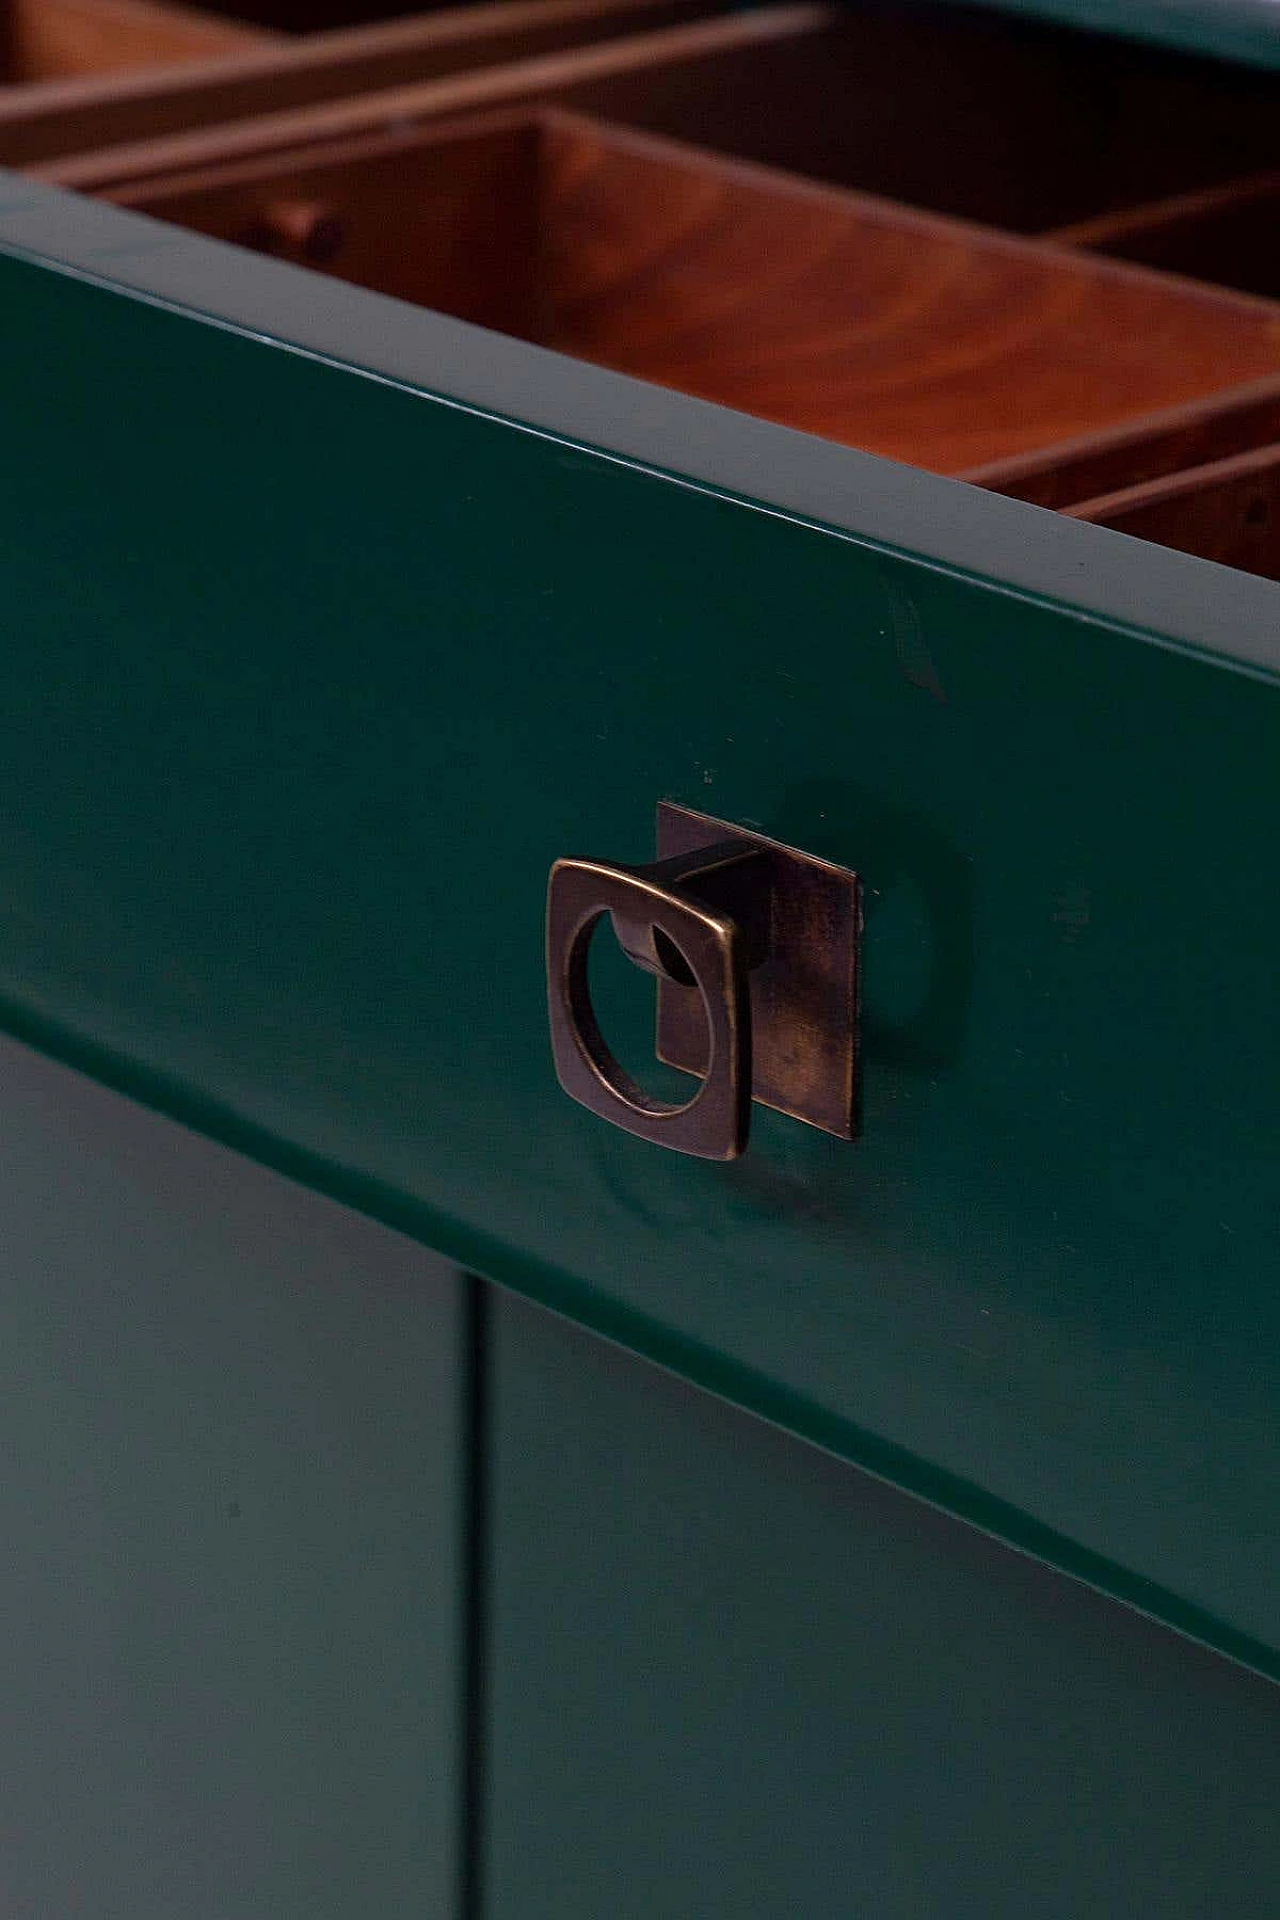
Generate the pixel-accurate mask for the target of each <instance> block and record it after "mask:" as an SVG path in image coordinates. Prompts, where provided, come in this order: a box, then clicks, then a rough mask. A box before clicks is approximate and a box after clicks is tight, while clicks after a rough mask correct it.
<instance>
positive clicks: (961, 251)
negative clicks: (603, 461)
mask: <svg viewBox="0 0 1280 1920" xmlns="http://www.w3.org/2000/svg"><path fill="white" fill-rule="evenodd" d="M109 197H110V198H113V199H116V200H118V201H120V202H122V203H123V204H127V205H133V206H139V207H142V208H144V209H145V210H146V211H148V212H151V213H155V214H158V215H160V216H161V217H164V218H167V219H172V220H175V221H177V222H179V223H180V224H183V225H188V226H192V227H196V228H198V229H200V230H202V231H206V232H210V233H215V234H218V235H221V236H223V237H226V238H232V239H237V238H238V239H241V240H249V241H255V242H256V243H257V244H260V245H261V244H266V245H269V246H271V247H272V248H273V249H274V250H276V251H279V252H281V253H282V254H284V255H285V256H286V257H293V258H295V259H302V260H308V259H310V260H312V261H316V260H317V259H318V257H319V256H318V255H317V253H316V252H315V251H312V252H310V253H308V252H307V251H306V248H305V247H303V246H300V245H299V243H298V241H297V238H296V231H295V230H296V224H297V223H296V220H294V221H293V222H292V224H291V222H290V220H283V221H282V220H281V218H280V215H279V209H280V208H281V207H293V208H296V207H297V206H299V205H305V206H310V207H312V208H314V209H315V210H316V211H315V221H316V223H317V227H319V226H320V225H321V224H322V225H323V230H324V232H325V234H326V236H327V238H326V248H327V258H326V260H325V264H326V265H327V268H328V270H329V271H331V272H334V273H336V274H338V275H340V276H342V277H344V278H348V279H351V280H354V281H357V282H358V283H359V284H362V285H367V286H373V287H377V288H379V289H381V290H382V291H386V292H392V293H395V294H398V295H399V296H401V297H402V298H406V299H411V300H417V301H420V302H422V303H424V304H429V305H433V306H436V307H440V308H443V309H445V310H446V311H449V312H452V313H456V314H459V315H461V316H462V317H464V318H467V319H475V320H480V321H482V322H483V323H484V324H487V325H496V326H500V327H502V328H503V329H505V330H507V331H510V332H514V333H518V334H520V335H522V336H524V337H526V338H529V339H532V340H536V341H538V342H540V343H542V344H544V345H548V346H552V347H555V348H558V349H559V350H560V351H562V352H566V353H571V354H575V355H577V356H579V357H581V358H584V359H588V360H593V361H596V362H598V363H599V364H602V365H605V366H610V367H614V368H617V369H619V370H621V371H624V372H628V373H633V374H638V375H640V376H641V377H643V378H645V379H649V380H654V381H657V382H659V383H660V384H662V385H666V386H672V387H678V388H680V389H682V390H684V391H686V392H689V393H694V394H698V395H701V396H702V397H704V398H707V399H711V400H718V401H721V402H723V403H725V404H727V405H730V406H734V407H738V408H741V409H742V410H743V411H746V412H750V413H756V414H759V415H762V416H764V417H765V418H768V419H772V420H777V421H781V422H784V423H785V424H788V425H791V426H797V427H802V428H805V429H807V430H809V431H811V432H814V433H818V434H822V435H824V436H826V437H828V438H830V439H835V440H840V441H845V442H847V443H849V444H852V445H855V446H860V447H865V448H868V449H870V450H871V451H873V452H877V453H882V454H887V455H889V456H890V457H892V458H895V459H900V460H906V461H911V462H913V463H914V464H916V465H919V466H924V467H930V468H933V469H935V470H937V471H939V472H943V473H956V472H962V471H965V470H968V469H972V468H974V467H976V466H978V465H979V464H980V463H983V462H992V461H996V460H1000V459H1006V460H1007V459H1010V458H1012V457H1014V456H1016V455H1018V454H1021V453H1024V452H1027V451H1029V450H1031V449H1033V448H1037V447H1043V446H1045V445H1047V444H1050V443H1052V442H1056V441H1060V440H1064V439H1067V438H1070V437H1072V436H1076V435H1080V434H1083V433H1086V432H1090V431H1097V430H1099V429H1101V428H1105V427H1108V426H1112V425H1114V424H1117V423H1119V422H1122V421H1124V420H1126V419H1132V418H1134V417H1135V416H1138V417H1140V416H1142V415H1144V414H1146V413H1149V412H1151V411H1152V410H1153V409H1156V408H1160V407H1167V406H1172V405H1175V404H1177V403H1179V402H1184V401H1186V400H1189V399H1192V398H1195V397H1197V396H1202V395H1205V394H1209V393H1213V392H1215V391H1217V390H1220V389H1224V388H1228V387H1230V386H1232V385H1233V384H1235V383H1238V382H1244V381H1248V380H1251V379H1256V378H1259V377H1261V376H1263V375H1268V374H1274V375H1280V306H1276V305H1273V304H1271V303H1269V302H1264V301H1257V300H1248V299H1245V298H1243V297H1240V296H1236V295H1232V294H1226V293H1219V292H1217V291H1216V290H1214V289H1210V288H1201V287H1197V286H1194V285H1192V284H1189V283H1180V282H1177V281H1166V280H1165V279H1164V278H1163V277H1161V276H1158V275H1153V274H1148V273H1144V272H1141V271H1139V270H1135V269H1130V268H1127V267H1124V266H1121V265H1118V264H1116V263H1113V262H1111V261H1106V260H1098V259H1094V258H1092V257H1090V256H1080V255H1076V254H1073V253H1071V252H1069V251H1065V250H1059V249H1055V248H1052V247H1047V246H1043V245H1037V244H1034V243H1030V242H1024V241H1020V240H1017V239H1015V238H1012V237H1009V236H1004V235H999V234H994V233H990V232H987V231H984V230H982V229H979V228H975V227H970V226H965V225H962V224H960V223H958V222H953V221H947V220H941V219H938V218H936V217H933V216H931V215H927V214H922V213H916V212H912V211H910V210H908V209H906V208H902V207H898V206H894V205H892V204H891V203H888V202H885V201H882V200H877V199H873V198H871V197H869V196H866V195H858V194H847V193H840V192H837V191H835V190H832V189H829V188H824V187H821V186H816V185H813V184H810V183H807V182H804V181H799V180H796V179H793V178H790V177H789V176H785V175H779V174H775V173H772V172H768V171H766V170H764V169H760V168H754V167H749V166H744V165H741V164H737V163H734V162H731V161H725V160H720V159H716V158H713V157H711V156H709V155H706V154H702V153H700V152H698V151H697V150H695V149H690V148H685V147H681V146H677V145H676V144H675V143H672V142H668V141H664V140H659V139H654V138H652V137H648V136H645V135H641V134H634V133H624V132H620V131H618V130H611V129H606V128H602V127H600V126H598V125H595V124H592V123H591V122H588V121H584V120H581V119H577V118H575V117H572V116H569V115H564V114H555V113H551V114H544V115H542V116H540V117H537V118H536V119H535V118H532V117H530V118H526V119H525V120H524V122H523V123H519V122H515V123H513V122H512V121H511V120H510V119H508V120H505V121H501V122H498V123H493V122H489V123H480V124H477V123H476V122H474V121H473V122H471V123H469V124H464V125H462V126H456V127H453V128H440V127H437V128H434V129H432V130H429V131H419V132H413V133H409V132H402V133H399V134H394V135H391V134H384V135H381V136H379V137H377V138H371V139H366V140H364V141H362V142H352V143H345V144H343V143H340V144H336V145H331V146H328V147H325V148H321V149H319V150H316V151H312V152H308V153H305V154H296V155H294V156H292V157H291V158H290V159H289V160H288V161H287V162H281V161H278V160H273V161H267V162H262V161H251V162H237V163H232V164H230V165H228V166H226V167H223V168H207V169H205V170H204V171H202V172H198V173H190V174H188V175H186V176H183V177H172V178H169V179H167V180H165V181H160V182H157V181H153V182H151V183H149V184H147V185H144V186H137V187H132V188H120V189H117V190H115V191H114V192H112V193H111V194H110V195H109ZM335 235H337V236H340V238H339V240H338V243H337V244H336V245H330V244H329V243H330V242H332V240H333V238H334V236H335Z"/></svg>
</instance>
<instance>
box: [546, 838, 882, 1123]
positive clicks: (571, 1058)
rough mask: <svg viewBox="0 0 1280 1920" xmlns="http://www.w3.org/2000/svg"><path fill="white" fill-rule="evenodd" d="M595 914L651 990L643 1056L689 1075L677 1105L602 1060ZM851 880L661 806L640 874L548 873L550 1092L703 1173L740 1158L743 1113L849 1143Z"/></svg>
mask: <svg viewBox="0 0 1280 1920" xmlns="http://www.w3.org/2000/svg"><path fill="white" fill-rule="evenodd" d="M605 915H608V917H609V919H610V920H611V922H612V924H613V928H614V931H615V933H616V935H617V937H618V942H619V944H620V945H621V947H622V948H623V950H624V951H625V952H626V954H627V955H628V957H629V958H630V959H631V960H633V961H634V962H635V963H636V965H637V966H640V967H643V968H644V969H645V970H646V971H647V972H650V973H653V974H655V975H656V976H657V980H658V1029H657V1054H658V1057H659V1059H661V1060H664V1061H666V1062H667V1063H668V1064H669V1065H671V1066H674V1067H679V1068H682V1069H684V1071H686V1072H687V1073H690V1074H695V1075H696V1076H697V1077H698V1079H699V1081H700V1083H701V1084H700V1085H699V1086H698V1087H697V1089H696V1091H694V1092H693V1093H692V1094H691V1095H690V1098H689V1099H688V1100H687V1101H686V1102H684V1103H683V1104H681V1105H674V1106H673V1105H668V1104H666V1103H664V1102H662V1101H659V1100H656V1099H654V1098H653V1097H652V1096H650V1095H649V1094H647V1093H646V1092H645V1091H644V1089H643V1088H642V1087H640V1086H639V1085H637V1083H636V1082H635V1080H634V1079H633V1078H632V1077H631V1075H630V1074H628V1073H627V1072H626V1071H625V1069H624V1068H623V1067H621V1066H620V1065H619V1063H618V1062H617V1061H616V1060H615V1059H614V1057H613V1055H612V1053H611V1052H610V1050H609V1046H608V1043H607V1041H606V1040H605V1038H604V1035H603V1034H602V1032H601V1030H600V1026H599V1023H598V1021H597V1020H596V1016H595V1010H594V1008H593V1006H592V1004H591V994H590V989H589V986H588V980H587V951H588V948H589V945H590V942H591V936H592V934H593V932H594V930H595V928H596V925H597V924H598V922H599V921H600V920H601V919H603V918H604V917H605ZM860 925H861V899H860V888H859V884H858V878H857V875H856V874H853V873H850V872H849V871H848V870H847V869H846V868H844V867H836V866H833V865H831V864H830V862H828V861H825V860H816V859H814V858H813V857H812V856H811V855H809V854H805V853H798V852H796V851H795V850H794V849H793V848H790V847H782V846H779V845H778V844H777V843H776V842H775V841H772V840H768V839H765V838H764V837H763V836H762V835H760V834H755V833H749V832H747V831H746V830H745V829H743V828H741V827H734V826H730V825H727V824H726V823H725V822H724V821H721V820H713V819H711V818H709V817H708V816H707V815H705V814H700V813H692V812H690V811H689V810H688V809H687V808H685V807H677V806H674V805H673V804H671V803H670V802H668V801H663V802H662V803H661V805H660V806H659V808H658V859H657V860H656V861H655V862H654V863H653V864H652V865H651V866H643V867H637V866H621V865H615V864H610V863H608V862H605V861H599V860H558V861H557V862H556V864H555V866H554V867H553V868H552V870H551V882H550V887H549V889H548V896H547V983H548V998H549V1005H550V1013H551V1042H552V1050H553V1053H554V1056H555V1063H556V1071H557V1073H558V1075H559V1077H560V1084H561V1085H562V1086H563V1087H564V1089H565V1091H566V1092H567V1093H570V1094H572V1095H573V1097H574V1099H575V1100H580V1101H581V1102H582V1104H583V1105H584V1106H586V1107H589V1108H590V1109H591V1111H592V1112H593V1113H596V1114H599V1115H600V1117H601V1118H602V1119H604V1120H611V1121H612V1122H613V1123H614V1125H615V1126H619V1127H623V1128H625V1129H626V1130H627V1131H628V1132H629V1133H635V1134H639V1135H640V1136H641V1138H643V1139H646V1140H652V1141H654V1142H656V1143H658V1144H660V1145H662V1146H668V1147H673V1148H675V1149H676V1151H677V1152H680V1153H692V1154H697V1155H699V1156H701V1157H702V1158H704V1159H709V1160H733V1159H736V1158H737V1156H738V1155H739V1154H740V1153H742V1152H743V1150H744V1148H745V1147H746V1144H747V1134H748V1129H749V1125H750V1111H751V1102H752V1100H753V1099H755V1100H759V1101H760V1102H761V1103H762V1104H763V1105H765V1106H770V1107H776V1108H777V1109H778V1110H779V1111H781V1112H783V1113H788V1114H791V1115H792V1116H794V1118H796V1119H798V1120H805V1121H807V1122H808V1123H809V1124H810V1125H812V1126H816V1127H821V1128H823V1129H824V1130H825V1131H826V1132H828V1133H834V1134H838V1135H839V1136H840V1137H841V1138H842V1139H845V1140H848V1139H852V1138H853V1135H854V1132H855V1111H856V1071H855V1069H856V1028H857V1004H858V936H859V931H860Z"/></svg>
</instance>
